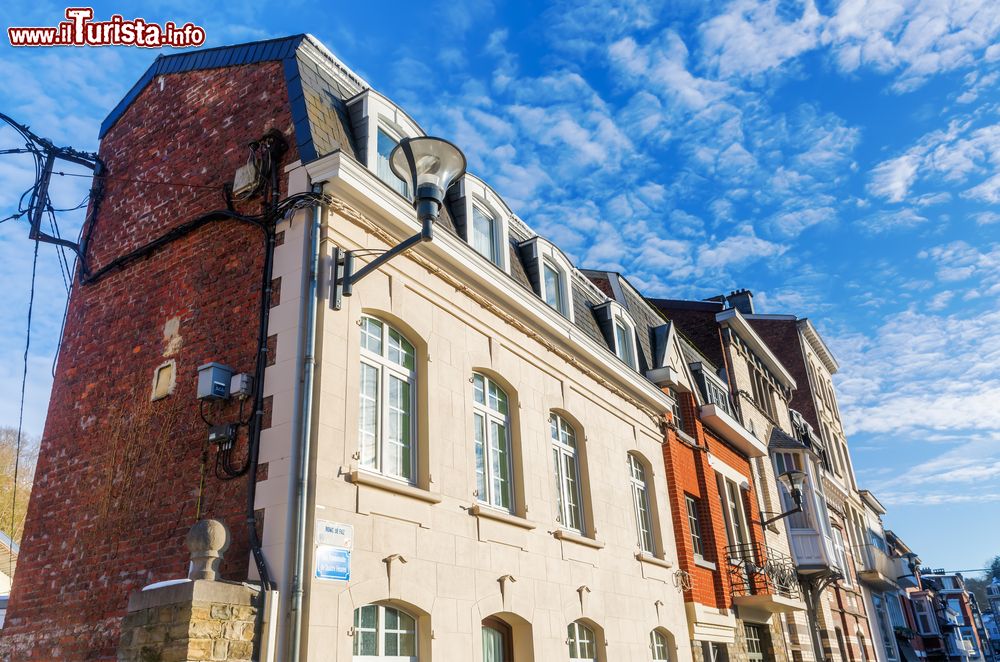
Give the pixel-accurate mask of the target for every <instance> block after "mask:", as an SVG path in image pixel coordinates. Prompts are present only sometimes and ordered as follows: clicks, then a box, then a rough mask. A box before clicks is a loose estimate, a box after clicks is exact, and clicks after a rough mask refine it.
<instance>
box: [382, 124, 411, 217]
mask: <svg viewBox="0 0 1000 662" xmlns="http://www.w3.org/2000/svg"><path fill="white" fill-rule="evenodd" d="M380 133H382V134H385V137H386V138H389V139H390V140H393V141H395V142H396V144H397V145H399V142H400V141H401V140H402V138H401V137H400V134H399V132H398V131H396V130H395V129H392V128H390V127H389V126H388V125H387V124H386V123H385V122H376V124H375V155H374V160H373V162H372V165H373V166H374V167H373V171H374V172H375V175H376V176H377V177H378V178H379V179H380V180H381V181H383V182H384V183H386V184H387V185H388V186H389V187H390V188H392V189H393V190H394V191H396V193H399V194H400V195H401V196H403V197H404V198H406V199H407V200H412V199H413V192H412V191H410V183H409V182H406V181H404V180H402V179H400V178H399V177H397V176H396V173H394V172H393V171H392V169H391V168H390V166H389V163H388V160H389V158H388V156H387V157H386V161H387V163H386V164H385V166H384V167H385V168H386V172H381V169H380V162H379V158H380V156H381V155H380V153H379V149H378V142H379V134H380ZM389 154H390V155H391V154H392V152H390V153H389Z"/></svg>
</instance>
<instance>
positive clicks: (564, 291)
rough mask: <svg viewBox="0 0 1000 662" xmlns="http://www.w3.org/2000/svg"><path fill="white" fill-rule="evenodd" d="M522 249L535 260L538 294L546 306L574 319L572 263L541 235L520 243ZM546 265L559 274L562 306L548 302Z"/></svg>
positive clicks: (569, 318)
mask: <svg viewBox="0 0 1000 662" xmlns="http://www.w3.org/2000/svg"><path fill="white" fill-rule="evenodd" d="M520 248H521V249H522V250H523V249H525V248H528V249H529V250H530V259H533V260H535V264H536V266H537V267H538V296H539V298H540V299H541V300H542V301H544V302H545V304H546V305H547V306H549V307H550V308H552V310H554V311H556V312H557V313H559V314H560V315H562V316H563V317H565V318H566V319H568V320H569V321H570V322H572V321H573V320H574V307H573V265H572V263H570V261H569V259H567V257H566V255H565V254H564V253H563V252H562V251H561V250H559V248H558V247H557V246H556V245H555V244H553V243H552V242H550V241H548V240H547V239H545V238H543V237H538V236H535V237H532V238H531V239H528V240H527V241H525V242H523V243H521V244H520ZM546 266H548V267H549V268H550V269H552V270H553V271H554V272H556V273H557V274H558V275H559V287H560V290H561V291H560V294H559V296H560V298H561V299H562V307H561V308H560V307H559V306H554V305H552V303H550V302H549V296H550V294H551V293H550V292H549V288H548V283H547V282H546V280H545V268H546Z"/></svg>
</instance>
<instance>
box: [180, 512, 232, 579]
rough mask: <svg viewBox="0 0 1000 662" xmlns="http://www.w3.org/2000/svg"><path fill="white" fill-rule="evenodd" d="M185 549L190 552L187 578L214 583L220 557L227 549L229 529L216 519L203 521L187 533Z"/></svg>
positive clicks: (217, 573)
mask: <svg viewBox="0 0 1000 662" xmlns="http://www.w3.org/2000/svg"><path fill="white" fill-rule="evenodd" d="M187 547H188V550H189V551H190V552H191V571H190V572H189V573H188V578H189V579H207V580H209V581H215V580H216V579H217V578H218V576H219V565H220V564H221V563H222V556H223V554H224V553H225V551H226V550H227V549H229V529H228V528H226V525H225V524H223V523H222V522H220V521H219V520H217V519H203V520H201V521H199V522H198V523H196V524H195V525H194V526H192V527H191V530H190V531H188V534H187Z"/></svg>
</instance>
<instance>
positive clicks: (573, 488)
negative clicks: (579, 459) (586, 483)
mask: <svg viewBox="0 0 1000 662" xmlns="http://www.w3.org/2000/svg"><path fill="white" fill-rule="evenodd" d="M563 472H564V474H565V481H564V483H565V488H564V491H565V494H564V495H563V497H564V498H565V499H566V517H567V518H568V519H569V521H568V522H566V526H568V527H569V528H571V529H575V530H576V531H580V530H581V529H582V527H581V525H580V504H579V498H578V495H577V489H578V484H577V477H576V474H577V471H576V457H575V456H572V455H569V454H565V453H564V454H563Z"/></svg>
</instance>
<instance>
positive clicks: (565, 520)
mask: <svg viewBox="0 0 1000 662" xmlns="http://www.w3.org/2000/svg"><path fill="white" fill-rule="evenodd" d="M549 429H550V432H551V435H552V462H553V466H554V469H555V479H556V501H557V507H558V513H557V514H556V521H558V522H559V523H560V524H561V525H562V526H563V527H564V528H567V529H572V530H573V531H577V532H580V533H583V512H582V510H581V508H580V463H579V457H578V455H577V446H576V432H575V431H574V430H573V426H572V425H570V424H569V422H568V421H567V420H566V419H564V418H563V417H562V416H560V415H559V414H555V413H552V414H549Z"/></svg>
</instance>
